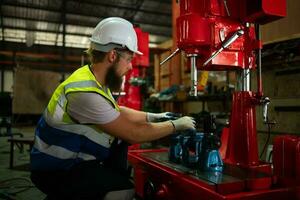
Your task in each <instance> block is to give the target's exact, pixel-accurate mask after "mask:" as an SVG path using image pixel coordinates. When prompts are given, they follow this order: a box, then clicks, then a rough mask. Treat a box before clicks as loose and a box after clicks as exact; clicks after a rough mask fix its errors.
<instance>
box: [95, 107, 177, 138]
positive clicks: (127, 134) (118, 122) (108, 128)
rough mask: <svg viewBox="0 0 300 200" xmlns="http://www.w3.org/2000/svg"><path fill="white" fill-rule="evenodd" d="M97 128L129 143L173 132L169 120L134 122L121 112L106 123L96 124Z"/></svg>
mask: <svg viewBox="0 0 300 200" xmlns="http://www.w3.org/2000/svg"><path fill="white" fill-rule="evenodd" d="M97 126H98V128H100V129H101V130H102V131H104V132H106V133H108V134H111V135H113V136H115V137H118V138H120V139H123V140H125V141H127V142H129V143H131V144H134V143H142V142H147V141H152V140H156V139H159V138H161V137H165V136H167V135H170V134H172V133H173V132H174V127H173V125H172V122H171V121H166V122H160V123H147V122H134V121H131V120H129V119H128V118H127V116H125V115H124V114H123V113H122V112H121V114H120V116H119V117H118V118H117V119H115V120H113V121H112V122H109V123H107V124H98V125H97Z"/></svg>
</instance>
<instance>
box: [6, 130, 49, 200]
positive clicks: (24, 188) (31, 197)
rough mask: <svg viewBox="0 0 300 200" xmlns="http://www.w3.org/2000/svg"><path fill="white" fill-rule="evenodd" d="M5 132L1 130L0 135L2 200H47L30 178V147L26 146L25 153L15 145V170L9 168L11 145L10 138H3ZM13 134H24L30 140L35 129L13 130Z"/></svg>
mask: <svg viewBox="0 0 300 200" xmlns="http://www.w3.org/2000/svg"><path fill="white" fill-rule="evenodd" d="M4 131H5V130H4V129H1V133H0V200H2V199H6V200H43V199H45V194H43V193H42V192H40V191H39V190H38V189H37V188H36V187H35V186H34V185H33V184H32V182H31V181H30V178H29V176H30V173H29V145H24V148H23V149H24V150H23V152H22V151H20V148H18V147H17V146H16V145H15V148H14V165H13V166H14V168H13V169H10V168H9V161H10V143H9V142H8V141H7V140H8V139H9V137H8V136H3V134H4ZM13 133H22V134H23V137H24V138H30V137H33V135H34V127H22V128H13ZM1 135H2V136H1ZM15 137H16V138H17V137H19V136H15Z"/></svg>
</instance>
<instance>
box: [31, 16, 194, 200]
mask: <svg viewBox="0 0 300 200" xmlns="http://www.w3.org/2000/svg"><path fill="white" fill-rule="evenodd" d="M90 41H91V44H90V47H89V49H88V50H87V51H86V52H87V54H88V56H89V57H90V64H89V65H85V66H83V67H81V68H79V69H78V70H76V71H75V72H74V73H73V74H71V76H69V78H67V79H66V80H65V81H64V82H62V83H61V84H60V85H59V86H58V87H57V88H56V90H55V92H54V93H53V95H52V97H51V99H50V101H49V103H48V106H47V108H46V109H45V111H44V113H43V115H42V117H41V119H40V120H39V122H38V125H37V128H36V131H35V143H34V146H33V149H32V152H31V180H32V182H33V183H34V184H35V185H36V186H37V188H39V189H40V190H41V191H42V192H44V193H46V194H47V195H48V197H47V198H48V199H93V200H94V199H107V200H108V199H114V200H117V199H132V198H133V196H134V190H133V188H134V186H133V184H132V182H131V181H130V179H129V176H128V173H127V144H128V143H130V144H134V143H142V142H147V141H153V140H156V139H159V138H162V137H165V136H168V135H170V134H172V133H174V132H175V131H180V130H185V129H194V128H195V121H194V120H193V119H192V118H190V117H188V116H184V117H181V118H178V119H176V120H169V121H164V122H156V123H155V121H157V120H158V119H159V118H162V117H163V118H165V117H166V115H167V113H157V114H155V113H146V112H142V111H136V110H133V109H130V108H126V107H121V106H118V105H117V103H116V101H115V100H114V98H113V96H112V94H111V91H119V90H120V87H121V84H122V80H123V76H124V75H125V74H126V73H127V72H128V71H129V70H130V69H131V68H132V65H131V61H132V59H133V57H134V55H135V54H142V53H141V52H140V51H138V49H137V36H136V33H135V31H134V28H133V25H132V24H131V23H130V22H128V21H127V20H125V19H122V18H118V17H109V18H106V19H104V20H102V21H101V22H100V23H99V24H98V25H97V26H96V28H95V29H94V31H93V33H92V36H91V38H90Z"/></svg>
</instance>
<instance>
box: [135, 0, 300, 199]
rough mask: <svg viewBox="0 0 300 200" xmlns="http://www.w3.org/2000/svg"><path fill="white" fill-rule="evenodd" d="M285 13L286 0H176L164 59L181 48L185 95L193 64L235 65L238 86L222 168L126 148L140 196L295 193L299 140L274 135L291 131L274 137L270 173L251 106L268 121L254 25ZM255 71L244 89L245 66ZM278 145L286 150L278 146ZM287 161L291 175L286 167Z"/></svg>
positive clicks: (238, 196)
mask: <svg viewBox="0 0 300 200" xmlns="http://www.w3.org/2000/svg"><path fill="white" fill-rule="evenodd" d="M285 15H286V2H285V0H180V16H179V17H178V18H177V21H176V27H177V46H178V49H177V50H176V51H175V52H174V53H173V54H171V55H170V56H169V57H168V58H167V59H166V60H168V59H170V58H171V57H172V56H174V55H175V54H176V53H178V52H179V51H180V50H183V51H184V52H185V53H186V56H187V57H188V58H189V61H188V63H189V65H190V67H191V81H192V85H191V92H190V94H191V96H197V69H200V70H206V71H215V70H236V71H237V72H238V73H239V75H240V83H239V88H238V90H239V91H236V92H234V94H233V99H232V112H231V118H230V126H229V129H228V130H226V133H227V134H226V135H227V137H226V136H224V137H222V140H224V141H225V143H226V144H227V146H226V147H224V146H222V147H221V149H222V152H221V155H222V156H223V157H222V158H223V161H224V163H225V167H224V168H225V170H224V171H223V172H221V173H220V172H202V171H197V170H191V169H187V168H185V167H182V166H180V165H178V164H174V163H171V162H170V161H169V160H168V155H167V150H147V151H145V150H144V151H143V150H136V151H131V152H129V161H130V162H131V163H132V165H133V167H134V169H135V184H136V192H137V194H138V195H139V196H141V197H143V198H145V199H256V200H258V199H261V200H263V199H264V200H265V199H270V200H271V199H300V195H299V185H300V183H299V179H300V177H299V173H298V172H299V171H300V169H299V166H300V165H299V164H300V163H299V162H300V161H299V160H300V158H299V156H300V153H299V149H300V147H299V139H298V140H297V141H298V143H296V142H295V140H296V139H294V140H293V142H291V143H292V144H293V145H286V146H285V145H282V144H283V142H279V141H278V140H280V141H285V140H290V138H289V137H283V138H281V139H278V140H275V143H274V154H273V156H274V172H275V173H274V174H273V173H272V169H271V165H270V164H268V163H263V162H262V161H260V160H259V157H258V147H257V133H256V116H255V114H256V111H255V107H256V106H257V105H262V106H263V110H264V115H263V118H264V122H265V123H268V118H267V106H268V104H269V99H268V98H267V97H263V92H262V80H261V48H262V43H261V41H260V34H259V26H258V24H265V23H268V22H272V21H274V20H276V19H279V18H282V17H284V16H285ZM166 60H165V61H166ZM165 61H163V62H162V63H164V62H165ZM256 63H257V64H256ZM254 69H256V70H257V91H256V92H254V91H251V90H250V70H254ZM281 146H284V149H286V150H288V151H284V152H281V151H280V149H282V148H281ZM289 149H292V150H289ZM290 153H292V155H293V156H289V154H290ZM297 156H298V157H297ZM285 163H288V166H290V168H291V170H292V171H293V172H290V173H294V174H293V176H291V175H290V173H287V169H286V168H285V167H284V166H285ZM296 163H297V164H298V165H296ZM292 166H293V167H292ZM290 168H289V169H290ZM291 179H292V180H291ZM284 180H285V181H284ZM287 182H288V183H287ZM297 193H298V194H297ZM297 195H298V196H297Z"/></svg>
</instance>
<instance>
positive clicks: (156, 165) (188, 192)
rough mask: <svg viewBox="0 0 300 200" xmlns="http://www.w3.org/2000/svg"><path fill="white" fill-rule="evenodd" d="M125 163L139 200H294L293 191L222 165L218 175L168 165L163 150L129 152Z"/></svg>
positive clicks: (260, 175)
mask: <svg viewBox="0 0 300 200" xmlns="http://www.w3.org/2000/svg"><path fill="white" fill-rule="evenodd" d="M128 159H129V162H130V163H131V164H132V166H133V168H134V180H135V187H136V188H135V189H136V193H137V195H138V196H140V197H141V198H143V199H165V200H167V199H170V200H171V199H172V200H176V199H178V200H179V199H180V200H182V199H190V200H193V199H195V200H199V199H201V200H206V199H207V200H208V199H209V200H212V199H213V200H219V199H220V200H221V199H245V200H250V199H251V200H254V199H255V200H260V199H261V200H275V199H278V200H279V199H280V200H281V199H297V198H296V193H297V191H296V188H284V187H280V186H279V185H276V184H274V183H275V182H276V180H274V178H273V177H272V176H271V175H268V174H266V173H261V172H256V173H254V172H253V171H249V170H247V169H242V168H239V167H237V166H233V165H226V164H225V167H224V171H223V172H222V173H220V172H203V171H199V170H196V169H190V168H187V167H185V166H183V165H179V164H176V163H172V162H170V161H169V159H168V150H167V149H156V150H154V149H152V150H132V151H130V152H129V153H128Z"/></svg>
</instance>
